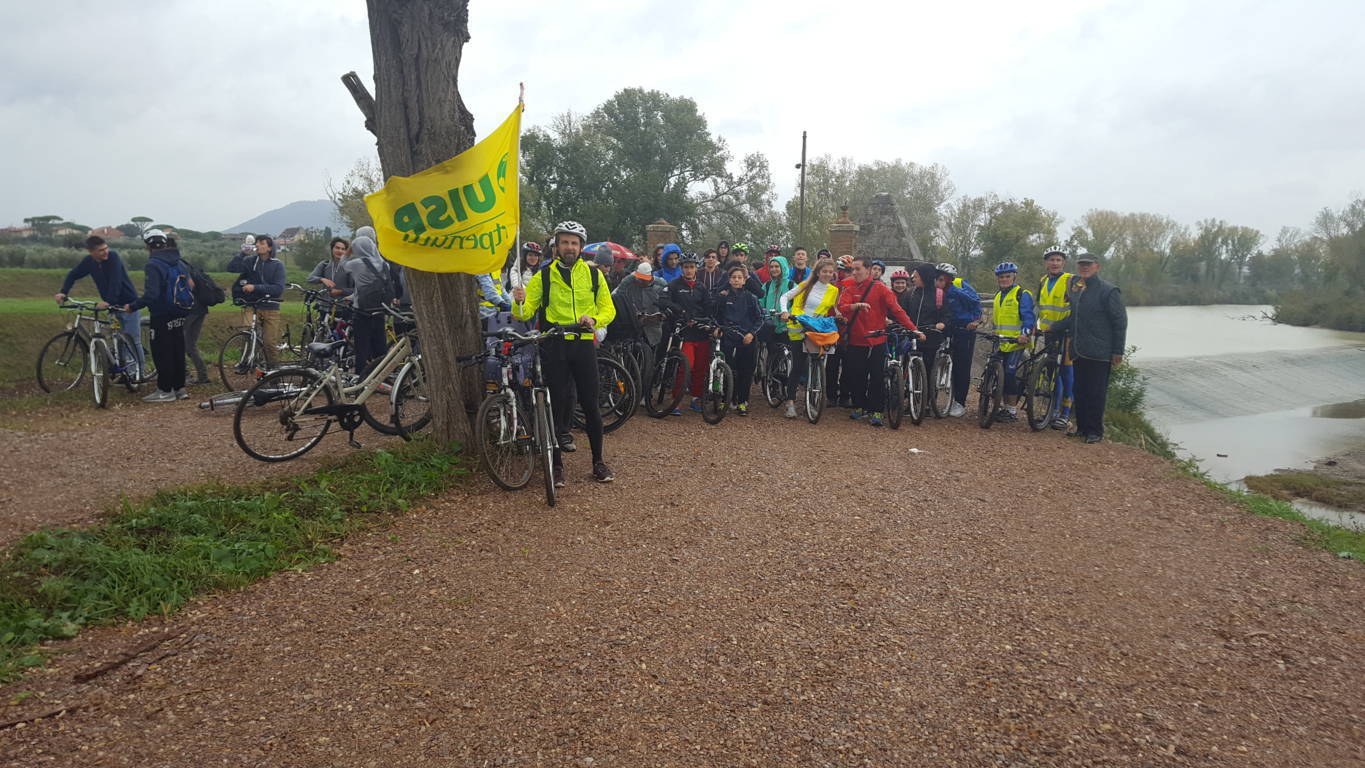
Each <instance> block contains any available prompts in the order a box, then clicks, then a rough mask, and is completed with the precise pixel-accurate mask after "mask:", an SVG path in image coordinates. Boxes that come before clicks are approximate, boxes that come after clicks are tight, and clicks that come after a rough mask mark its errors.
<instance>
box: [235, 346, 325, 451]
mask: <svg viewBox="0 0 1365 768" xmlns="http://www.w3.org/2000/svg"><path fill="white" fill-rule="evenodd" d="M321 381H322V374H320V373H318V372H317V371H315V370H313V369H311V368H281V369H280V370H277V371H272V372H270V373H268V374H266V375H265V376H262V377H261V380H260V381H258V382H256V384H255V385H253V386H252V387H251V388H250V389H248V390H247V391H246V393H245V394H243V395H242V398H241V399H240V400H239V401H237V410H236V411H235V412H234V413H233V415H232V437H233V439H234V440H236V441H237V446H238V447H239V448H241V449H242V450H243V451H244V452H245V453H246V455H248V456H250V457H251V458H253V459H257V460H259V461H266V462H277V461H288V460H289V459H296V458H298V457H300V456H302V455H303V454H305V453H307V452H309V451H310V450H312V449H313V448H314V446H316V445H317V444H318V443H319V442H321V441H322V438H323V437H325V436H326V435H327V432H328V430H330V429H331V428H332V423H333V421H334V419H333V418H332V417H331V416H329V415H327V414H309V413H304V411H306V410H307V409H310V408H316V407H321V406H330V405H332V404H334V403H335V402H336V395H335V394H334V393H333V392H332V388H331V387H330V386H327V385H326V384H323V385H322V386H318V384H319V382H321ZM300 432H305V433H306V436H305V438H304V439H303V440H302V441H297V440H296V439H295V438H296V437H297V435H298V433H300Z"/></svg>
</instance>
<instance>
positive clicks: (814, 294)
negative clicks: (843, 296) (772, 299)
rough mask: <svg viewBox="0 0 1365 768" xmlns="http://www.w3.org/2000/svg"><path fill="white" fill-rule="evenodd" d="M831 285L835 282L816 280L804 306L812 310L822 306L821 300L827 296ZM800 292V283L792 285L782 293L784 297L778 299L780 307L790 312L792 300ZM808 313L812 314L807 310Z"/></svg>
mask: <svg viewBox="0 0 1365 768" xmlns="http://www.w3.org/2000/svg"><path fill="white" fill-rule="evenodd" d="M831 285H833V283H822V282H820V281H819V280H816V281H815V285H812V286H811V287H810V293H809V294H807V295H806V303H805V305H804V306H806V307H808V308H810V309H811V310H814V308H815V307H818V306H820V302H821V301H823V300H824V298H825V291H828V290H829V288H830V286H831ZM800 292H801V284H800V283H798V284H796V285H794V286H792V289H791V290H790V291H787V292H786V293H784V294H782V297H781V298H779V299H778V300H777V302H778V303H777V305H778V307H780V308H781V310H782V311H783V312H790V311H791V309H790V306H791V300H792V299H794V298H796V294H798V293H800ZM806 314H810V312H807V313H806Z"/></svg>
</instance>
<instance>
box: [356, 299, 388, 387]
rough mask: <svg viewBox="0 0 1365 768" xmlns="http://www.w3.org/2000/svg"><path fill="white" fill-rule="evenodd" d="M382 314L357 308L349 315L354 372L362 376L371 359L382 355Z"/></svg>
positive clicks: (383, 347) (384, 350) (376, 358)
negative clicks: (353, 350)
mask: <svg viewBox="0 0 1365 768" xmlns="http://www.w3.org/2000/svg"><path fill="white" fill-rule="evenodd" d="M385 341H386V339H385V338H384V316H383V315H371V314H368V313H366V312H361V311H359V310H357V311H355V312H354V313H352V316H351V343H352V344H354V345H355V372H356V375H357V376H364V375H365V373H366V371H367V369H368V368H369V364H370V363H371V362H372V361H376V360H379V359H381V358H383V357H384V353H385V352H387V351H388V350H387V349H385V346H386V344H385Z"/></svg>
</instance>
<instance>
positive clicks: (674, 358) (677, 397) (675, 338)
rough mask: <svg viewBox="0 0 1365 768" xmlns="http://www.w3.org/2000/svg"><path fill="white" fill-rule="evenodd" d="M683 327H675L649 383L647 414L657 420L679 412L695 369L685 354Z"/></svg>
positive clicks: (646, 402)
mask: <svg viewBox="0 0 1365 768" xmlns="http://www.w3.org/2000/svg"><path fill="white" fill-rule="evenodd" d="M683 328H684V326H683V325H682V324H680V323H674V324H673V327H672V329H671V331H670V333H669V334H668V338H667V339H665V341H664V347H663V351H662V353H661V354H660V355H659V356H658V358H657V359H655V361H654V369H653V370H652V371H650V374H649V382H648V383H647V384H645V411H647V412H648V413H649V415H650V416H653V417H654V418H656V419H662V418H663V417H665V416H667V415H668V414H670V413H672V412H673V411H674V410H676V409H677V407H678V403H681V402H682V399H683V395H684V394H686V392H687V383H688V381H689V380H690V379H689V376H690V374H691V367H690V366H689V365H688V362H687V357H686V356H685V355H683V353H682V331H683Z"/></svg>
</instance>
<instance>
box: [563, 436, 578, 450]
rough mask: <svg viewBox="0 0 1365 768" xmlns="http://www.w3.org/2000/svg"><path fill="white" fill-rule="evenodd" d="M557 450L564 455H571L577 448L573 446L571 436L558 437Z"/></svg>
mask: <svg viewBox="0 0 1365 768" xmlns="http://www.w3.org/2000/svg"><path fill="white" fill-rule="evenodd" d="M559 450H561V451H563V452H565V453H573V452H574V451H576V450H578V446H577V445H574V441H573V435H560V436H559Z"/></svg>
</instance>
